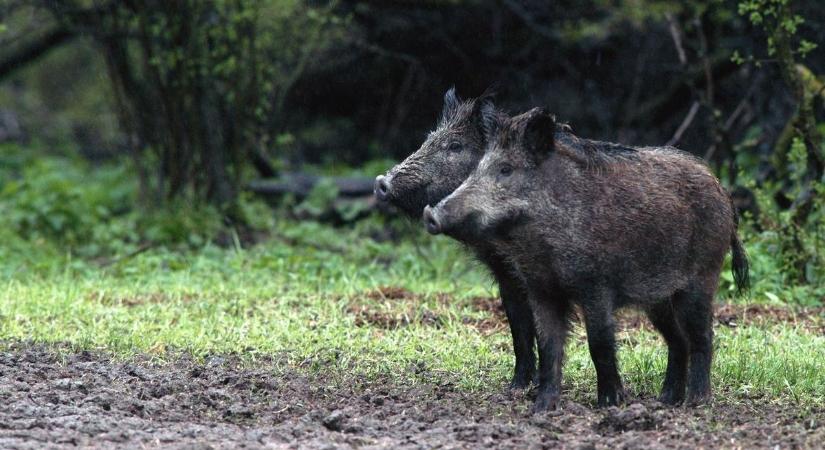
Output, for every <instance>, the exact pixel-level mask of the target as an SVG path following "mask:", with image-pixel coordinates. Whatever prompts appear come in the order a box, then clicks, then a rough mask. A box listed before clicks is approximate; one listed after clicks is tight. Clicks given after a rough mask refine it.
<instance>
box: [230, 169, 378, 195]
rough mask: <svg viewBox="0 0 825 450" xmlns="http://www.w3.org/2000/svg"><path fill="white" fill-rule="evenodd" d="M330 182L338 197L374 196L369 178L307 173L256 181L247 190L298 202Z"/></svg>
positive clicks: (371, 180) (248, 185)
mask: <svg viewBox="0 0 825 450" xmlns="http://www.w3.org/2000/svg"><path fill="white" fill-rule="evenodd" d="M321 180H329V181H331V182H332V184H334V185H335V187H336V188H337V190H338V197H345V198H353V197H367V196H370V195H372V186H373V182H374V180H373V179H372V178H367V177H323V176H320V175H312V174H307V173H286V174H284V175H282V176H281V177H280V178H278V179H276V180H272V179H262V180H254V181H251V182H249V184H247V186H246V189H247V190H249V191H251V192H253V193H255V194H258V195H261V196H265V197H280V196H283V195H287V194H292V195H293V196H295V197H296V198H297V199H298V200H302V199H304V198H306V197H307V196H308V195H309V193H310V192H312V189H313V188H314V187H315V186H316V185H317V184H318V183H319V182H320V181H321Z"/></svg>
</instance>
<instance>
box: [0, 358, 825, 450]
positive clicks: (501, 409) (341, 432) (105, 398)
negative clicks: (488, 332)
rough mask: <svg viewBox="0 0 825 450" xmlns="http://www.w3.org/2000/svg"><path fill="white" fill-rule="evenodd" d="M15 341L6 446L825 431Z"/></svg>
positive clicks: (660, 437)
mask: <svg viewBox="0 0 825 450" xmlns="http://www.w3.org/2000/svg"><path fill="white" fill-rule="evenodd" d="M6 347H7V348H6V350H4V351H3V352H2V353H0V399H2V402H3V405H4V406H3V408H0V448H44V447H54V448H75V447H97V448H142V447H158V446H162V447H164V448H189V449H191V448H238V447H244V448H351V447H370V448H432V447H446V448H481V447H484V448H571V449H585V448H590V449H602V448H604V449H607V448H701V447H704V448H717V447H727V448H774V447H776V446H779V447H780V448H817V447H819V445H820V444H821V442H822V441H823V439H825V427H823V421H825V412H823V411H816V412H814V413H801V412H799V411H797V410H795V409H794V408H792V407H783V406H777V405H773V404H767V403H766V404H759V403H747V404H729V403H717V404H716V405H713V406H710V407H703V408H698V409H692V408H669V407H665V406H663V405H661V404H659V403H658V402H655V401H653V400H650V399H632V400H631V402H632V403H631V404H630V405H629V406H626V407H623V408H610V409H603V410H598V409H593V408H592V407H591V406H590V405H582V404H579V403H576V402H573V401H566V402H565V403H564V404H563V409H562V410H560V411H555V412H552V413H548V414H544V415H537V416H532V415H530V414H528V413H527V412H526V411H527V408H528V407H529V404H530V398H529V396H525V395H523V394H510V393H507V392H506V391H504V389H503V387H502V388H498V387H491V388H490V389H488V391H489V393H486V394H472V393H467V392H464V391H461V390H459V389H457V388H455V386H454V385H453V384H451V383H447V382H444V383H426V382H423V383H419V384H416V385H397V384H393V383H390V382H388V381H387V380H381V379H372V380H367V379H364V378H359V377H354V376H348V377H343V376H341V374H338V375H337V376H333V375H328V376H306V375H301V374H299V373H296V372H294V371H292V370H290V369H287V368H285V367H283V366H279V365H278V364H276V363H266V364H262V365H261V367H259V368H255V369H249V368H246V369H245V368H241V366H240V365H239V364H238V361H237V360H235V359H233V358H231V357H220V356H216V357H211V358H207V360H206V362H205V363H196V362H194V361H192V360H191V359H188V358H181V359H177V360H175V361H174V362H171V363H165V364H152V363H151V362H150V361H151V360H149V359H148V358H137V359H135V360H132V361H129V362H118V361H113V360H111V359H110V358H109V357H107V356H106V355H100V354H94V353H88V352H81V353H69V354H63V355H58V354H56V353H54V352H53V351H52V350H50V349H49V348H45V347H41V346H28V345H20V344H14V345H11V346H8V345H7V346H6ZM350 375H351V374H350ZM424 375H425V377H426V374H424ZM425 379H426V378H425ZM572 397H573V395H570V393H567V398H572ZM717 398H719V399H720V400H719V401H720V402H721V401H728V400H725V399H726V398H728V397H726V396H724V395H721V394H717Z"/></svg>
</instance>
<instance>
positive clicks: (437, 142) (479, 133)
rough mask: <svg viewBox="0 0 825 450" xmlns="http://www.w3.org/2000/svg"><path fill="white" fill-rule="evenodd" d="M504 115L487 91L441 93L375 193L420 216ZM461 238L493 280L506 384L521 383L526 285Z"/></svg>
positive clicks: (525, 377)
mask: <svg viewBox="0 0 825 450" xmlns="http://www.w3.org/2000/svg"><path fill="white" fill-rule="evenodd" d="M505 117H506V115H505V114H504V113H503V112H501V111H499V110H498V109H496V107H495V105H494V103H493V98H492V95H491V94H490V93H485V94H484V95H482V96H481V97H479V98H476V99H469V100H461V99H459V97H458V96H457V95H456V93H455V89H450V90H449V91H447V93H446V94H445V95H444V109H443V112H442V114H441V119H440V120H439V122H438V124H437V126H436V128H435V130H434V131H432V132H431V133H430V134H429V136H427V139H426V140H425V141H424V143H423V144H421V147H420V148H419V149H418V150H417V151H415V153H413V154H411V155H410V156H409V157H407V159H405V160H404V161H403V162H401V163H400V164H398V165H396V166H395V167H393V168H392V169H390V170H389V171H388V172H387V173H386V175H379V176H378V177H377V178H376V179H375V196H376V198H377V199H378V201H379V202H386V203H389V204H392V205H394V206H396V207H398V208H399V209H400V210H401V211H403V212H404V213H405V214H406V215H408V216H409V217H414V218H415V219H416V220H418V219H420V218H421V213H422V211H423V210H424V207H425V206H427V205H429V204H436V203H438V202H439V201H440V200H441V199H443V198H444V197H446V196H447V195H448V194H450V193H451V192H452V191H453V190H455V188H457V187H458V186H459V185H460V184H461V182H463V181H464V179H465V178H467V176H468V175H470V173H471V172H472V171H473V169H475V167H476V165H478V162H479V161H480V160H481V157H482V156H483V154H484V149H485V148H486V144H487V138H488V136H489V134H490V126H491V125H492V124H493V123H496V122H498V121H501V120H503V119H504V118H505ZM467 244H468V247H470V249H471V250H472V251H473V252H474V253H475V255H476V256H477V257H478V259H479V260H481V261H482V262H483V263H484V264H485V265H486V266H487V267H488V268H489V270H490V272H491V273H492V275H493V277H494V278H495V280H496V282H497V283H498V287H499V293H500V295H501V300H502V303H503V305H504V310H505V312H506V314H507V319H508V321H509V323H510V332H511V334H512V338H513V349H514V353H515V368H514V370H513V377H512V380H511V383H510V387H511V388H513V389H522V388H526V387H528V386H529V385H530V382H531V381H532V379H533V376H534V373H535V370H536V355H535V350H534V348H535V330H534V328H533V318H532V317H533V316H532V313H531V312H530V309H529V305H528V303H527V299H526V297H525V293H526V290H525V289H524V286H523V285H522V284H521V281H520V279H519V278H518V277H516V276H515V275H514V268H513V267H512V266H511V265H510V264H509V263H508V262H507V261H506V260H505V259H504V258H502V257H500V256H499V255H498V254H497V253H496V252H495V251H493V249H492V248H490V247H489V246H488V245H487V244H486V243H484V242H479V243H475V242H467Z"/></svg>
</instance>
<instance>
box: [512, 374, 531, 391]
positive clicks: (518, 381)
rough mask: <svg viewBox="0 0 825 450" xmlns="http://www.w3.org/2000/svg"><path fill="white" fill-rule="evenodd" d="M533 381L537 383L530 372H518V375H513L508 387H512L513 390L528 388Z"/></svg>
mask: <svg viewBox="0 0 825 450" xmlns="http://www.w3.org/2000/svg"><path fill="white" fill-rule="evenodd" d="M531 381H532V382H533V384H536V383H535V380H533V377H532V376H530V375H528V374H521V373H518V374H516V375H513V379H512V380H511V381H510V385H509V386H508V389H510V390H511V391H520V390H524V389H527V388H529V387H530V382H531Z"/></svg>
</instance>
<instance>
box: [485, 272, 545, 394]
mask: <svg viewBox="0 0 825 450" xmlns="http://www.w3.org/2000/svg"><path fill="white" fill-rule="evenodd" d="M494 274H495V277H496V280H497V281H498V289H499V292H500V293H501V302H502V303H503V304H504V311H505V312H506V313H507V322H509V324H510V333H511V334H512V336H513V352H514V353H515V357H516V366H515V368H514V370H513V379H512V381H511V382H510V389H525V388H527V387H528V386H529V385H530V382H531V381H533V374H534V373H535V372H536V353H535V350H534V349H535V342H536V331H535V326H534V324H533V313H532V311H531V310H530V304H529V303H528V301H527V292H526V289H525V287H524V286H523V284H522V283H521V282H520V281H519V280H516V279H515V278H514V277H513V276H512V275H511V274H510V273H509V271H507V270H504V269H502V270H494Z"/></svg>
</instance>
